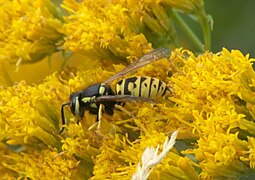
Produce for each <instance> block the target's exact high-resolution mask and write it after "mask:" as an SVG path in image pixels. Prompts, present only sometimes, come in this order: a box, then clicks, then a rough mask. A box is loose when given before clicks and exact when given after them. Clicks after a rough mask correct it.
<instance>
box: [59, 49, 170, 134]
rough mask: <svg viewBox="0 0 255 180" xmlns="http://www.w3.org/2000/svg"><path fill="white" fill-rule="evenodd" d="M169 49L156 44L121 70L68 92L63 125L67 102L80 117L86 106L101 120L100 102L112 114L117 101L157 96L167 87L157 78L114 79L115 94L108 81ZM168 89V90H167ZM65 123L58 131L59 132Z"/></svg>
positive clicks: (161, 57) (161, 55)
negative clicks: (154, 48)
mask: <svg viewBox="0 0 255 180" xmlns="http://www.w3.org/2000/svg"><path fill="white" fill-rule="evenodd" d="M169 56H170V50H169V49H167V48H159V49H156V50H154V51H151V52H149V53H148V54H145V55H144V56H143V57H141V58H140V59H138V60H137V61H135V62H134V63H132V64H130V65H129V66H127V67H126V68H124V69H123V70H122V71H120V72H118V73H117V74H115V75H113V76H112V77H110V78H109V79H107V80H106V81H104V82H103V83H100V84H95V85H92V86H90V87H88V88H86V89H84V90H82V91H79V92H77V93H72V94H71V95H70V102H67V103H64V104H62V107H61V118H62V125H65V115H64V106H67V105H69V106H70V109H71V112H72V114H73V115H74V116H76V117H78V118H79V119H80V118H83V116H84V113H85V110H88V111H89V113H91V114H95V115H97V121H98V120H100V117H99V116H100V114H101V111H102V105H104V107H105V113H106V114H109V115H113V111H114V108H115V105H116V104H118V103H119V102H126V101H135V100H143V101H149V99H156V97H159V96H163V95H164V94H165V93H166V91H170V88H169V87H168V86H167V85H166V84H165V83H164V82H163V81H160V80H159V79H157V78H153V77H143V76H142V77H141V76H135V77H130V78H126V79H122V80H120V81H119V82H117V83H116V94H115V93H114V92H113V90H112V89H111V87H110V86H109V85H108V84H109V83H110V82H112V81H114V80H116V79H118V78H120V77H123V76H124V75H125V74H127V73H129V72H133V71H135V70H137V69H139V68H141V67H143V66H145V65H147V64H149V63H152V62H154V61H157V60H160V59H163V58H169ZM170 92H171V91H170ZM63 130H64V126H63V127H62V129H61V130H60V131H59V134H61V133H62V132H63Z"/></svg>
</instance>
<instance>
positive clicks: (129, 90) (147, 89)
mask: <svg viewBox="0 0 255 180" xmlns="http://www.w3.org/2000/svg"><path fill="white" fill-rule="evenodd" d="M167 90H169V88H168V87H167V85H166V83H164V82H163V81H161V80H159V79H157V78H153V77H145V76H136V77H131V78H127V79H123V80H121V81H119V82H118V83H117V84H116V93H117V95H132V96H137V97H143V98H150V99H156V98H157V97H160V96H163V95H164V94H165V93H166V91H167Z"/></svg>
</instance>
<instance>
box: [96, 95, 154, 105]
mask: <svg viewBox="0 0 255 180" xmlns="http://www.w3.org/2000/svg"><path fill="white" fill-rule="evenodd" d="M102 101H118V102H137V101H143V102H149V103H152V104H155V103H156V101H153V100H151V99H148V98H143V97H137V96H131V95H113V96H109V95H107V96H99V97H97V98H95V99H94V102H102Z"/></svg>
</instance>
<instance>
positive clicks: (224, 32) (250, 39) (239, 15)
mask: <svg viewBox="0 0 255 180" xmlns="http://www.w3.org/2000/svg"><path fill="white" fill-rule="evenodd" d="M205 9H206V12H207V14H211V15H212V17H213V22H214V25H213V31H212V51H213V52H219V51H220V50H221V49H222V47H226V48H227V49H229V50H231V49H238V50H240V51H241V52H242V53H243V54H244V55H245V54H250V57H255V52H254V46H255V37H254V36H255V1H254V0H207V1H205Z"/></svg>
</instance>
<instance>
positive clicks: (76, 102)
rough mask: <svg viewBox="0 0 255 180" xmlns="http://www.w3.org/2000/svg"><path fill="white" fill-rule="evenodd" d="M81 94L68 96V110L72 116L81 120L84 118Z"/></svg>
mask: <svg viewBox="0 0 255 180" xmlns="http://www.w3.org/2000/svg"><path fill="white" fill-rule="evenodd" d="M81 95H82V93H81V92H78V93H71V95H70V109H71V112H72V114H73V115H74V116H76V117H78V118H82V117H83V116H84V111H85V108H84V105H83V102H82V101H81Z"/></svg>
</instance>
